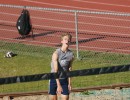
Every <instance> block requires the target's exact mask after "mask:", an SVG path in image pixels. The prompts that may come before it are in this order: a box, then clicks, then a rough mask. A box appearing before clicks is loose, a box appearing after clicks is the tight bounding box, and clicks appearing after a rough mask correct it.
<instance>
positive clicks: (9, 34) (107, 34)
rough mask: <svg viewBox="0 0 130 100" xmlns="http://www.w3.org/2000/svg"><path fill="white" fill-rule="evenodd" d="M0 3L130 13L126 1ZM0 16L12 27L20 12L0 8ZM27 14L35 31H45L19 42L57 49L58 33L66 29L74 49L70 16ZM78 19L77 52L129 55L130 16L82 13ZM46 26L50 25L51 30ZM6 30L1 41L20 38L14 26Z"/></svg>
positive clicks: (3, 28)
mask: <svg viewBox="0 0 130 100" xmlns="http://www.w3.org/2000/svg"><path fill="white" fill-rule="evenodd" d="M0 3H1V4H13V5H24V6H25V5H26V6H38V7H47V8H61V9H77V10H91V11H109V12H117V13H118V12H123V13H130V6H129V5H130V1H129V0H118V1H117V0H69V1H67V2H66V1H65V0H62V1H61V0H57V1H55V0H53V1H52V0H51V1H49V0H37V1H36V0H10V1H9V0H1V1H0ZM0 13H1V16H0V24H3V23H4V24H5V23H6V24H8V25H12V26H13V25H15V22H16V19H17V17H18V16H19V13H20V10H16V9H15V10H14V9H0ZM30 13H31V14H33V17H32V19H33V20H32V21H33V23H35V24H34V26H35V28H39V27H41V28H42V27H43V26H44V28H45V27H46V29H45V30H37V31H36V30H35V33H36V34H35V36H36V37H35V39H34V40H32V38H30V37H29V38H26V39H22V40H21V41H22V42H24V43H29V44H30V43H32V44H36V45H41V44H44V43H45V44H47V45H52V46H58V45H59V42H60V39H59V34H61V31H62V32H64V31H66V30H68V31H69V32H71V33H73V36H74V38H73V42H72V43H74V44H73V45H72V47H75V33H74V30H73V28H74V27H75V26H74V16H73V14H72V13H67V14H65V13H64V14H59V13H58V14H55V13H52V12H51V13H50V12H46V13H44V17H43V18H42V15H41V13H40V12H38V11H30ZM49 14H50V16H49ZM59 16H60V17H59ZM41 19H43V20H44V23H42V22H41ZM78 20H79V32H80V34H79V48H80V49H87V50H96V51H107V52H119V53H128V54H129V53H130V27H129V26H130V17H121V16H106V15H102V16H101V15H91V14H90V15H86V14H81V15H79V18H78ZM52 23H55V24H52ZM106 23H107V24H106ZM65 24H66V25H65ZM64 25H65V26H64ZM47 26H51V27H52V29H51V28H50V27H49V28H48V27H47ZM7 27H8V26H6V25H5V26H2V25H1V26H0V38H1V39H9V38H10V39H16V38H18V37H19V35H18V33H17V31H16V29H15V27H10V28H7ZM59 27H61V30H60V32H59V31H56V30H57V29H58V28H59ZM48 30H49V31H48ZM86 30H87V31H86ZM39 33H40V34H39ZM45 33H46V34H45ZM13 41H15V40H13ZM16 41H17V40H16Z"/></svg>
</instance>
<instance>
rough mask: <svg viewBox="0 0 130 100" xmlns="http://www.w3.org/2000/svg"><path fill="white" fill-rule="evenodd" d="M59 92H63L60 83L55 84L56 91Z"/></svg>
mask: <svg viewBox="0 0 130 100" xmlns="http://www.w3.org/2000/svg"><path fill="white" fill-rule="evenodd" d="M61 92H63V89H62V87H61V85H58V86H57V93H58V94H61Z"/></svg>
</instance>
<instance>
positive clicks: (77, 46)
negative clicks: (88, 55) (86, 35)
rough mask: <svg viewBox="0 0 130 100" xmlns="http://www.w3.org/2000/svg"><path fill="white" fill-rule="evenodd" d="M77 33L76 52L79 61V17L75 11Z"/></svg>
mask: <svg viewBox="0 0 130 100" xmlns="http://www.w3.org/2000/svg"><path fill="white" fill-rule="evenodd" d="M75 32H76V51H77V59H79V43H78V16H77V12H76V11H75Z"/></svg>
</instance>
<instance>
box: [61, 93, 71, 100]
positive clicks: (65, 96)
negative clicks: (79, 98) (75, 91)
mask: <svg viewBox="0 0 130 100" xmlns="http://www.w3.org/2000/svg"><path fill="white" fill-rule="evenodd" d="M61 98H62V100H69V95H63V94H61Z"/></svg>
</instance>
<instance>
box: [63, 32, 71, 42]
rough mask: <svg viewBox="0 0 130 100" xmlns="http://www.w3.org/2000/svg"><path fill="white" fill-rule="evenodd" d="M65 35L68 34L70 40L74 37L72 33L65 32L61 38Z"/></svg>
mask: <svg viewBox="0 0 130 100" xmlns="http://www.w3.org/2000/svg"><path fill="white" fill-rule="evenodd" d="M64 36H68V37H69V40H70V41H71V39H72V35H71V34H70V33H64V34H62V35H61V40H62V39H63V37H64Z"/></svg>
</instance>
